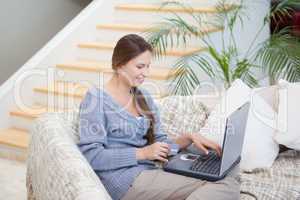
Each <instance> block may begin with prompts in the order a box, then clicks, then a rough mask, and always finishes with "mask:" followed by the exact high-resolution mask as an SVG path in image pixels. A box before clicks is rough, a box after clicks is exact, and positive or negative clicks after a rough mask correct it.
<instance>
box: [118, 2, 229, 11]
mask: <svg viewBox="0 0 300 200" xmlns="http://www.w3.org/2000/svg"><path fill="white" fill-rule="evenodd" d="M224 7H225V8H224V11H230V10H231V9H233V8H234V7H235V6H234V5H229V4H228V5H225V6H224ZM115 9H116V10H125V11H139V12H176V13H190V12H193V13H218V12H220V10H219V9H218V8H217V7H216V6H199V7H198V6H197V7H193V8H183V7H179V6H164V7H162V6H161V5H159V4H157V5H155V4H137V3H134V4H133V3H128V4H119V5H116V6H115Z"/></svg>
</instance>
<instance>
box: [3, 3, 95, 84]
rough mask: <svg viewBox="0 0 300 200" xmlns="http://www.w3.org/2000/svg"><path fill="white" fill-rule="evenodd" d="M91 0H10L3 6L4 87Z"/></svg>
mask: <svg viewBox="0 0 300 200" xmlns="http://www.w3.org/2000/svg"><path fill="white" fill-rule="evenodd" d="M90 1H91V0H63V1H62V0H9V1H2V2H1V6H0V24H1V26H0V33H1V34H0V35H1V37H0V44H1V50H0V69H1V73H0V84H2V83H3V82H4V81H5V80H7V79H8V78H9V77H10V76H11V75H12V74H13V73H14V72H15V71H17V69H19V68H20V67H21V66H22V65H23V64H24V63H25V62H26V61H27V60H28V59H29V58H30V57H31V56H33V55H34V54H35V53H36V52H37V51H38V50H39V49H41V48H42V47H43V46H44V45H45V44H46V43H47V42H48V41H49V40H50V39H51V38H52V37H53V36H54V35H55V34H56V33H57V32H58V31H59V30H61V29H62V28H63V27H64V26H65V25H66V24H67V23H68V22H69V21H71V20H72V19H73V18H74V17H75V16H76V15H77V14H78V13H79V12H80V11H81V10H82V9H83V8H85V7H86V5H88V3H89V2H90Z"/></svg>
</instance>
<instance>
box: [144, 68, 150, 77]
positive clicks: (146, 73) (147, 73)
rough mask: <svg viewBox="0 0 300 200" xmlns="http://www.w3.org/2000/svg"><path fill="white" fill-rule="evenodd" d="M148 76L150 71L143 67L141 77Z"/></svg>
mask: <svg viewBox="0 0 300 200" xmlns="http://www.w3.org/2000/svg"><path fill="white" fill-rule="evenodd" d="M149 74H150V69H149V68H148V67H145V70H144V71H143V75H144V76H145V77H147V76H149Z"/></svg>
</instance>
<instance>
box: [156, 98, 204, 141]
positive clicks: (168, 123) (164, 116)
mask: <svg viewBox="0 0 300 200" xmlns="http://www.w3.org/2000/svg"><path fill="white" fill-rule="evenodd" d="M156 104H157V106H158V108H159V110H160V114H161V115H160V117H161V122H162V129H163V131H164V132H165V133H167V134H168V135H169V136H171V137H176V136H177V135H180V134H181V133H186V132H189V133H198V132H199V130H200V129H201V127H203V126H204V124H205V121H206V119H207V117H208V109H207V107H206V106H205V105H204V104H203V103H202V99H201V98H198V97H197V96H175V95H172V96H168V97H165V98H162V99H161V100H159V101H156Z"/></svg>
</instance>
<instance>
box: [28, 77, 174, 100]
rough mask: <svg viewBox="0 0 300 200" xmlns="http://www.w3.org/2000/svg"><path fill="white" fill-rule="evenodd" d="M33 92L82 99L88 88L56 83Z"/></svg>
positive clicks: (35, 89) (157, 96) (76, 84)
mask: <svg viewBox="0 0 300 200" xmlns="http://www.w3.org/2000/svg"><path fill="white" fill-rule="evenodd" d="M61 86H62V87H61ZM33 90H34V91H35V92H37V93H43V94H52V95H60V96H64V97H71V98H77V99H82V98H83V97H84V96H85V94H86V92H87V91H88V87H87V86H84V85H82V84H80V83H74V82H65V81H56V82H55V83H54V84H52V85H50V86H49V87H36V88H34V89H33ZM165 96H168V94H154V95H153V98H155V99H159V98H163V97H165Z"/></svg>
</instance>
